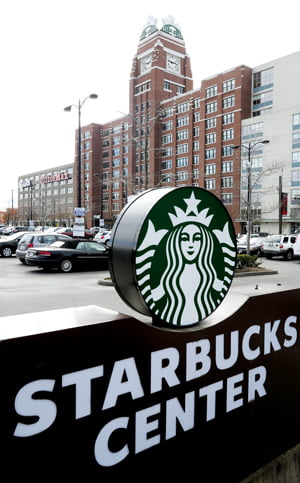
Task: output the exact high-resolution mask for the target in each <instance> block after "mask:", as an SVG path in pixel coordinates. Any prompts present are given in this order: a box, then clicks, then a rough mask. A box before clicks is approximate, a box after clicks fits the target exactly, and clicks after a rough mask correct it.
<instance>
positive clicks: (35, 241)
mask: <svg viewBox="0 0 300 483" xmlns="http://www.w3.org/2000/svg"><path fill="white" fill-rule="evenodd" d="M69 239H71V237H69V236H68V235H61V234H59V233H55V232H50V233H49V232H34V233H28V234H27V233H26V234H25V235H23V236H22V238H21V240H20V241H19V243H18V246H17V250H16V257H17V258H18V260H19V261H20V262H21V263H24V264H25V263H26V262H25V256H26V253H27V250H28V248H35V247H43V246H47V245H52V243H54V242H56V241H57V240H61V241H65V240H69Z"/></svg>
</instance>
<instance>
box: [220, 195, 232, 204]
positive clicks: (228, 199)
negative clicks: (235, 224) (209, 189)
mask: <svg viewBox="0 0 300 483" xmlns="http://www.w3.org/2000/svg"><path fill="white" fill-rule="evenodd" d="M221 199H222V202H223V203H224V205H232V193H223V194H222V198H221Z"/></svg>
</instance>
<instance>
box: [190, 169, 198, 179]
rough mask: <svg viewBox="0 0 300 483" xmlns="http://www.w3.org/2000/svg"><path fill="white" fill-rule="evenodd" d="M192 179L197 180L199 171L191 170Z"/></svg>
mask: <svg viewBox="0 0 300 483" xmlns="http://www.w3.org/2000/svg"><path fill="white" fill-rule="evenodd" d="M192 178H193V179H199V169H193V171H192Z"/></svg>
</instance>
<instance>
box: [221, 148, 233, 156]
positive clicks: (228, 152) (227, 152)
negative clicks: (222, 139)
mask: <svg viewBox="0 0 300 483" xmlns="http://www.w3.org/2000/svg"><path fill="white" fill-rule="evenodd" d="M222 156H232V146H223V147H222Z"/></svg>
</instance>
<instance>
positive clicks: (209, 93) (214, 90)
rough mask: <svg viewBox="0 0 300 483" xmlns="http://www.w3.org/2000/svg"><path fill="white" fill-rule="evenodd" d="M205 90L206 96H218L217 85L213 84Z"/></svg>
mask: <svg viewBox="0 0 300 483" xmlns="http://www.w3.org/2000/svg"><path fill="white" fill-rule="evenodd" d="M205 92H206V97H207V98H208V97H213V96H216V95H217V92H218V89H217V86H211V87H207V88H206V89H205Z"/></svg>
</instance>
